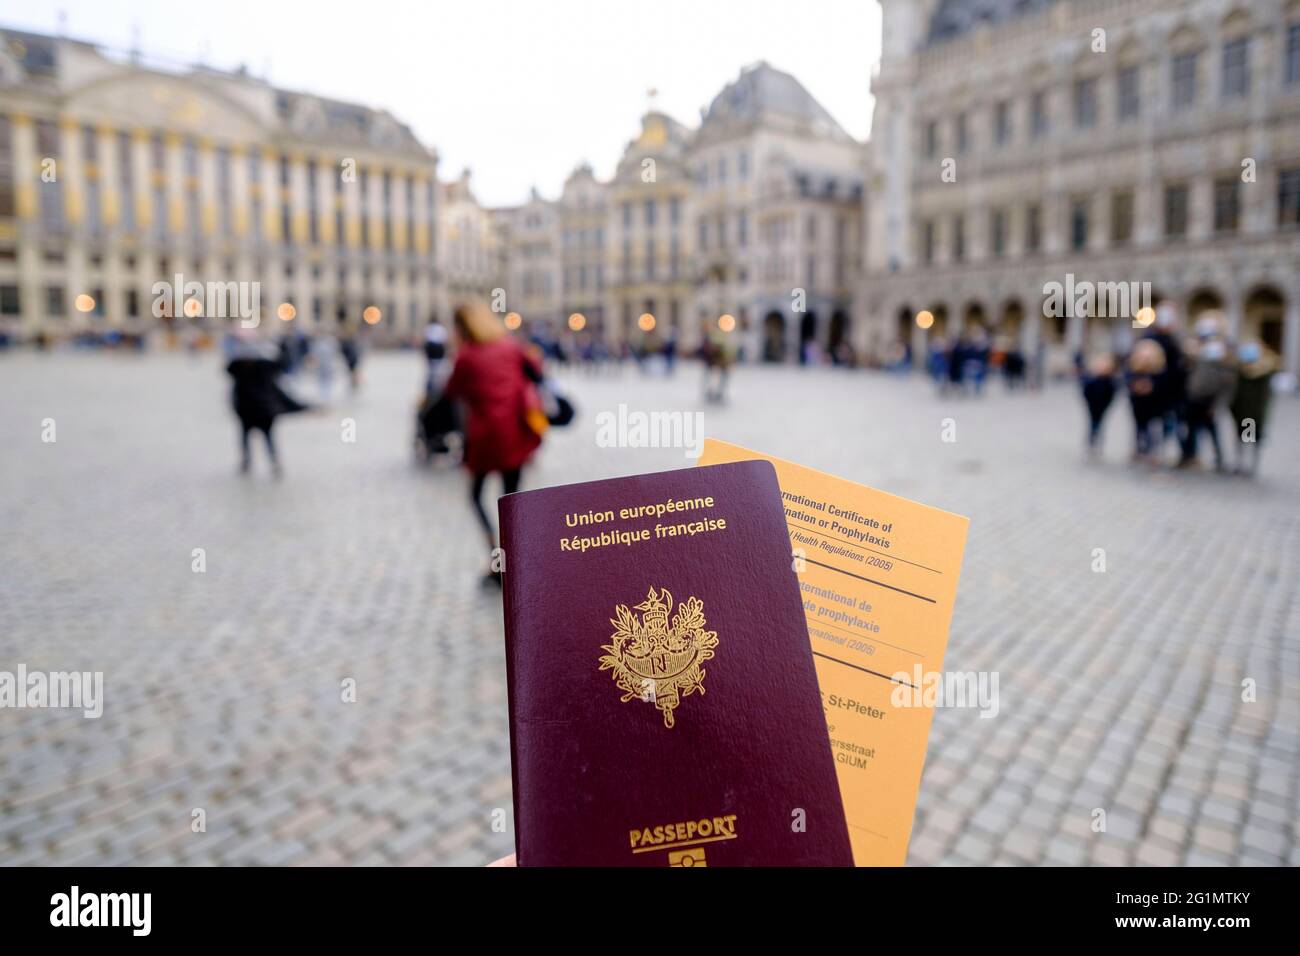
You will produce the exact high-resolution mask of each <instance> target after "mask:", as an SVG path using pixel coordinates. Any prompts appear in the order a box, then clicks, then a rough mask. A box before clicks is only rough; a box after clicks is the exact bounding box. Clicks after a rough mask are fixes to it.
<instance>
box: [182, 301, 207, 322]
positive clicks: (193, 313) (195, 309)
mask: <svg viewBox="0 0 1300 956" xmlns="http://www.w3.org/2000/svg"><path fill="white" fill-rule="evenodd" d="M184 311H185V314H186V315H188V316H189V317H190V318H191V319H193V318H196V317H197V316H198V315H199V314H200V313H201V312H202V311H203V303H202V302H200V301H199V300H198V299H186V300H185V310H184Z"/></svg>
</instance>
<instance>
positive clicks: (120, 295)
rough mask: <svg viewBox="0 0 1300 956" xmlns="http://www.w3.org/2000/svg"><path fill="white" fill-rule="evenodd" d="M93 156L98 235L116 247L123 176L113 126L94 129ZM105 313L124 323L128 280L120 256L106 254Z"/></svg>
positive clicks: (118, 323) (114, 322) (115, 323)
mask: <svg viewBox="0 0 1300 956" xmlns="http://www.w3.org/2000/svg"><path fill="white" fill-rule="evenodd" d="M95 155H96V163H95V165H96V168H97V181H98V183H99V222H100V230H101V234H102V235H103V236H104V237H105V238H106V239H107V240H108V243H107V245H108V247H109V248H110V249H112V250H114V251H116V249H117V248H119V243H118V242H117V241H115V240H117V239H118V238H119V236H120V232H119V230H118V228H117V225H118V219H119V218H120V216H119V214H120V210H121V200H120V198H119V196H118V189H117V187H118V183H119V181H120V177H121V175H122V173H121V170H119V169H118V155H117V137H116V135H115V134H114V132H113V129H112V127H109V126H100V127H98V128H97V129H96V130H95ZM103 271H104V314H105V316H106V317H107V318H108V321H109V323H110V324H112V325H115V326H118V327H120V326H122V325H123V324H125V322H126V289H127V288H128V283H130V281H131V279H130V277H129V276H125V275H124V274H123V271H122V262H121V257H120V256H118V255H114V254H109V255H106V256H105V257H104V266H103Z"/></svg>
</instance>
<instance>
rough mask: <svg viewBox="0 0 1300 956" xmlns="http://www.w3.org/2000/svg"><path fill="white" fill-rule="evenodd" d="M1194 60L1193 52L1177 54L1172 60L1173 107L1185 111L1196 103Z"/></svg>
mask: <svg viewBox="0 0 1300 956" xmlns="http://www.w3.org/2000/svg"><path fill="white" fill-rule="evenodd" d="M1196 59H1197V53H1196V51H1195V50H1193V51H1191V52H1189V53H1179V54H1178V55H1177V56H1175V57H1174V60H1173V78H1172V86H1173V107H1174V109H1176V110H1185V109H1187V108H1188V107H1190V106H1191V105H1192V104H1194V103H1195V102H1196Z"/></svg>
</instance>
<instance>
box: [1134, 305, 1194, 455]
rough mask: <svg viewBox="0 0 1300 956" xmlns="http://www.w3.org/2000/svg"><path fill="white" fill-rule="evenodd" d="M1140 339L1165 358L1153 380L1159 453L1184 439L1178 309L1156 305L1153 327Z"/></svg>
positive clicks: (1183, 368)
mask: <svg viewBox="0 0 1300 956" xmlns="http://www.w3.org/2000/svg"><path fill="white" fill-rule="evenodd" d="M1143 337H1144V338H1146V339H1149V340H1151V341H1153V342H1155V343H1156V344H1157V345H1159V346H1160V349H1161V351H1162V352H1164V355H1165V367H1164V371H1163V372H1161V373H1160V374H1159V375H1158V376H1156V378H1155V402H1156V405H1157V414H1158V415H1159V418H1160V433H1159V436H1158V438H1157V447H1156V452H1157V453H1158V452H1160V451H1161V450H1163V448H1164V445H1165V443H1166V442H1168V441H1169V440H1171V439H1172V440H1173V441H1174V442H1175V443H1176V444H1179V445H1181V444H1182V443H1183V442H1185V441H1186V438H1187V358H1186V356H1185V355H1184V354H1183V348H1182V345H1180V344H1179V341H1178V310H1177V309H1176V308H1175V307H1174V304H1173V303H1172V302H1161V303H1160V304H1159V305H1158V306H1156V317H1155V322H1154V323H1153V327H1152V328H1151V329H1150V330H1149V331H1148V332H1147V333H1146V334H1145V335H1144V336H1143Z"/></svg>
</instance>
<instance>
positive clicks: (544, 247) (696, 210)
mask: <svg viewBox="0 0 1300 956" xmlns="http://www.w3.org/2000/svg"><path fill="white" fill-rule="evenodd" d="M862 150H863V148H862V144H860V143H858V142H857V141H855V140H854V139H853V138H852V137H850V136H849V135H848V134H847V133H845V132H844V130H843V129H842V128H841V127H840V126H839V125H838V124H837V123H836V122H835V121H834V119H832V118H831V116H830V115H829V114H828V113H827V112H826V110H825V109H823V108H822V106H821V105H820V104H818V103H817V101H816V100H815V99H814V98H813V97H812V95H811V94H809V93H808V91H807V90H806V89H804V87H803V86H802V85H801V84H800V83H799V82H798V81H797V80H796V79H795V78H794V77H793V76H791V75H789V74H788V73H783V72H781V71H780V70H777V69H775V68H773V67H771V66H769V65H768V64H766V63H759V64H756V65H754V66H751V67H747V68H746V69H745V70H743V71H742V72H741V74H740V76H739V78H738V79H737V80H736V81H734V82H733V83H731V84H729V85H728V86H727V87H726V88H725V89H723V91H722V92H721V93H719V94H718V96H717V97H715V98H714V100H713V102H712V103H711V104H710V106H709V107H708V109H707V110H705V111H703V115H702V121H701V125H700V127H699V129H697V130H691V129H689V128H688V127H686V126H684V125H683V124H681V123H679V122H677V121H676V120H674V119H672V118H671V117H669V116H667V115H666V114H664V113H663V112H661V111H659V110H656V109H653V108H652V109H650V110H649V111H648V112H647V113H646V114H645V115H644V116H643V117H642V119H641V130H640V132H639V133H638V135H637V136H636V137H635V138H633V139H632V140H631V141H630V142H629V143H628V145H627V147H626V148H625V150H624V153H623V155H622V157H621V159H620V161H619V164H618V167H617V170H616V172H615V174H614V176H613V178H612V179H611V180H610V181H609V182H600V181H598V180H596V179H595V178H594V177H593V176H592V174H591V170H590V168H589V167H586V166H582V167H579V169H578V170H577V171H576V172H575V173H574V174H573V175H572V176H570V178H569V180H568V181H567V182H566V184H565V187H564V191H563V193H562V195H561V198H560V199H559V200H558V201H554V202H552V201H547V200H544V199H542V198H541V197H540V196H539V195H537V193H536V192H534V194H533V197H532V198H531V199H530V201H529V202H528V203H527V204H525V205H523V206H521V207H518V208H512V209H503V210H498V211H496V216H497V218H498V220H499V222H500V223H501V226H502V229H503V230H504V231H505V233H506V234H507V240H506V253H505V257H506V263H507V267H506V275H507V291H508V296H507V300H508V305H507V308H509V309H510V310H514V311H519V312H521V313H522V314H523V317H524V320H525V322H531V321H533V320H542V321H544V322H547V323H551V324H554V325H555V326H556V327H557V328H558V327H560V326H561V325H562V323H564V322H565V321H567V318H568V316H570V315H571V314H573V313H575V312H580V313H582V315H583V317H584V319H585V320H586V321H587V323H588V325H587V328H588V329H589V330H590V331H592V332H598V333H599V334H601V335H603V336H605V337H606V338H608V339H610V340H611V341H629V342H633V343H636V342H638V341H640V340H641V338H642V336H643V334H644V332H645V328H644V326H643V323H646V322H647V320H646V319H645V316H647V315H648V316H650V317H651V319H652V320H653V325H652V326H651V328H652V330H653V332H654V336H655V337H656V338H659V339H662V338H667V337H669V336H672V337H673V338H675V339H676V340H677V341H678V343H679V344H680V345H681V346H682V347H684V348H687V349H692V348H694V347H695V346H697V345H698V344H699V343H700V342H701V341H702V339H703V338H704V336H705V335H707V334H708V333H709V331H710V329H712V328H714V327H716V325H717V323H718V321H719V319H720V318H721V317H722V316H723V315H730V316H732V318H733V319H734V320H735V323H734V335H735V336H736V338H737V340H738V342H739V344H741V345H743V347H744V348H745V351H746V354H747V355H748V356H749V357H751V358H765V359H768V360H771V361H782V360H793V359H796V358H799V357H802V356H804V355H805V354H806V353H807V352H808V350H807V346H808V345H809V344H815V345H816V346H817V347H819V348H820V349H821V350H822V351H823V352H829V353H834V354H837V355H842V354H843V350H844V349H845V347H846V346H848V345H849V343H850V341H851V338H852V316H853V306H854V302H853V299H854V294H855V292H856V291H857V288H858V284H859V279H860V273H861V262H862V234H863V225H862V209H863V204H864V203H863V191H862V190H863V184H862V180H863V152H862Z"/></svg>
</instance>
